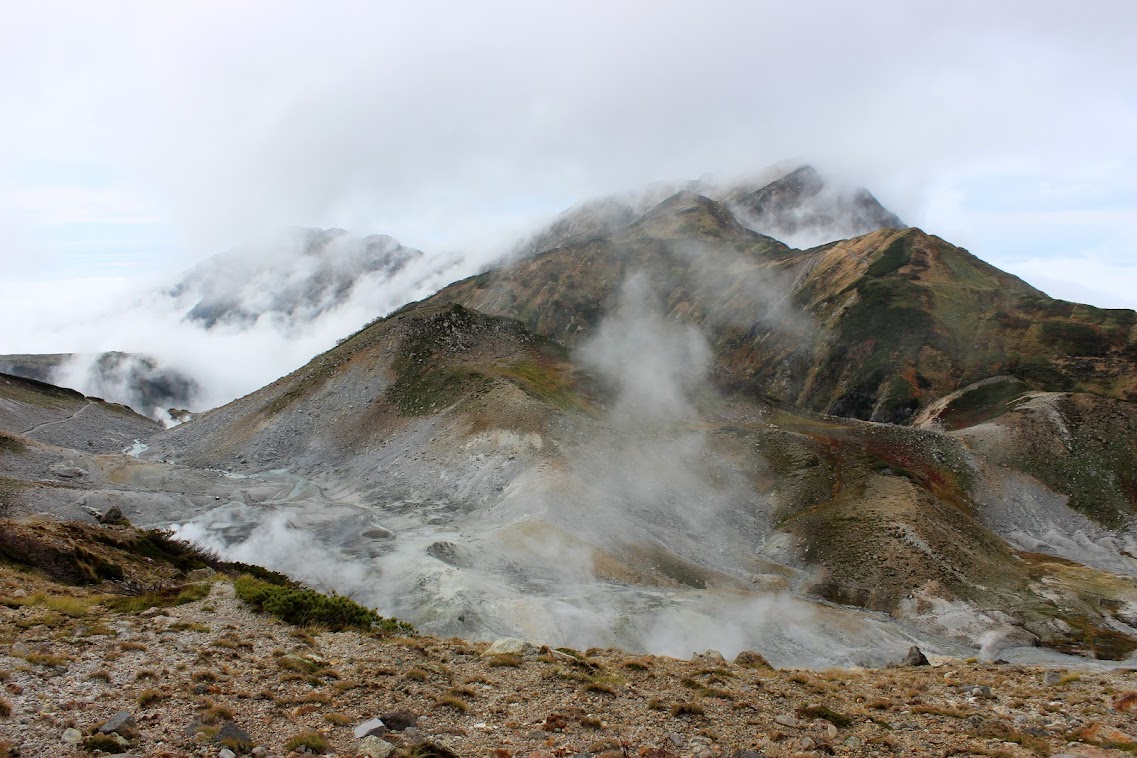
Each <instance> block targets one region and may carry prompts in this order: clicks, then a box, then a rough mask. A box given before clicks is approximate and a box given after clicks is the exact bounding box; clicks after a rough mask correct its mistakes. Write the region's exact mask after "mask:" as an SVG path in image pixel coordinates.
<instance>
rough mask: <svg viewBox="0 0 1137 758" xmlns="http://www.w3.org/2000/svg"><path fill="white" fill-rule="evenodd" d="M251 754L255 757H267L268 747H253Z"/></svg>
mask: <svg viewBox="0 0 1137 758" xmlns="http://www.w3.org/2000/svg"><path fill="white" fill-rule="evenodd" d="M250 755H252V756H254V758H265V757H266V756H267V755H268V748H267V747H265V746H264V745H257V746H256V747H255V748H253V752H252V753H250Z"/></svg>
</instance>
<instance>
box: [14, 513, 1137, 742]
mask: <svg viewBox="0 0 1137 758" xmlns="http://www.w3.org/2000/svg"><path fill="white" fill-rule="evenodd" d="M0 523H3V526H4V531H2V532H0V533H5V534H9V535H11V532H12V530H16V531H17V532H18V536H19V541H18V542H15V543H14V542H13V541H12V540H11V539H9V540H7V541H5V542H4V546H5V548H6V549H8V551H7V552H4V551H0V685H2V690H0V754H4V755H10V756H14V755H17V754H18V755H22V756H32V755H71V754H84V752H86V751H84V750H83V748H86V749H87V751H90V752H96V751H98V750H100V749H101V750H102V751H104V752H105V751H109V752H122V753H123V754H126V755H148V756H175V755H209V756H214V755H222V756H224V755H229V753H226V752H224V751H226V750H230V748H232V750H233V751H235V752H241V753H245V752H252V754H253V755H259V756H285V755H294V756H299V755H301V754H304V752H317V753H319V752H326V753H328V754H334V755H342V756H354V755H359V756H388V755H393V756H395V758H406V757H407V756H464V755H484V754H491V755H494V756H497V757H498V758H505V757H506V756H531V757H532V758H547V757H549V756H565V755H594V756H603V757H604V758H615V757H616V756H626V755H629V754H631V755H640V756H645V757H646V756H655V757H656V758H668V757H671V756H674V757H675V758H679V757H680V756H682V757H684V758H686V757H688V756H690V757H691V758H696V757H698V758H710V757H712V756H720V755H721V756H739V758H741V757H742V756H749V755H768V756H791V755H819V754H821V755H824V754H837V755H850V756H859V755H931V754H936V755H941V754H948V755H956V754H971V755H1004V756H1033V755H1053V754H1058V753H1061V754H1063V755H1080V756H1109V755H1125V754H1129V753H1130V752H1132V750H1133V749H1134V746H1135V745H1137V736H1134V734H1135V733H1137V717H1135V716H1134V703H1135V702H1137V692H1134V680H1133V675H1132V673H1131V672H1127V671H1114V672H1110V671H1105V670H1080V671H1076V672H1068V671H1062V670H1041V669H1036V668H1031V667H1022V666H1014V665H1006V664H1004V665H990V664H981V663H977V662H975V661H960V660H954V659H939V658H935V657H933V659H932V663H933V665H932V666H923V667H921V666H915V667H913V666H907V667H901V668H890V669H885V670H880V671H867V670H829V671H802V670H776V669H772V668H770V667H769V666H767V665H766V664H765V661H763V660H762V658H761V657H760V656H757V655H753V654H744V655H740V656H739V657H738V658H737V659H735V660H734V662H728V661H727V660H725V659H724V658H722V657H721V656H719V655H718V654H717V653H716V652H714V651H707V652H705V653H703V652H696V651H693V650H692V651H688V652H687V653H685V654H684V656H683V658H681V659H680V658H668V657H662V656H640V655H629V654H627V653H624V652H621V651H619V650H614V649H599V648H597V649H590V650H587V651H577V650H570V649H564V650H554V649H550V648H548V647H544V648H542V647H539V646H536V645H529V644H526V643H521V642H520V641H513V642H509V641H502V642H499V643H497V644H495V646H493V647H490V646H489V645H488V644H487V643H468V642H463V641H461V640H458V639H449V640H442V639H438V638H435V637H430V636H415V637H391V636H384V635H382V634H377V633H364V632H359V631H342V632H330V631H322V630H320V629H315V628H297V627H294V626H289V625H287V624H284V623H282V622H280V621H278V620H276V619H274V618H272V617H270V616H267V615H261V614H257V613H255V612H254V611H253V609H252V608H251V607H250V606H249V605H248V604H247V603H245V602H242V601H241V600H239V599H237V597H235V594H234V586H233V583H232V573H229V574H227V573H225V572H226V571H230V572H233V571H236V570H239V569H233V568H227V567H225V566H222V565H220V564H216V563H214V565H216V566H217V568H218V569H220V571H219V572H218V573H214V574H212V575H210V573H209V569H201V568H198V569H195V568H194V566H198V565H202V563H203V562H202V560H201V559H202V557H203V556H202V555H201V554H200V553H195V552H194V551H184V552H179V548H178V546H177V544H176V543H170V542H165V541H162V540H161V539H157V540H155V539H154V538H153V536H152V535H147V534H145V533H141V532H137V531H135V530H132V529H130V528H129V527H121V526H119V527H88V526H79V525H67V524H59V523H44V522H20V523H12V522H0ZM13 544H17V545H19V546H20V547H21V548H22V551H23V552H20V553H18V554H13V553H12V551H11V550H10V548H11V547H12V545H13ZM53 551H54V552H53ZM74 555H80V556H81V558H82V560H83V561H85V562H86V563H87V565H97V566H102V567H103V572H104V573H106V574H109V573H111V572H110V571H109V567H115V568H117V569H119V571H120V572H121V574H118V575H116V578H102V577H98V576H92V577H91V578H90V579H83V580H81V582H80V583H77V582H76V580H74V579H72V580H68V579H67V578H66V577H67V576H68V573H67V572H66V571H64V570H63V569H64V568H65V567H66V566H67V565H74V564H73V563H68V560H69V556H74ZM204 557H205V558H206V561H205V562H207V563H208V562H210V560H209V559H208V556H204ZM147 558H148V559H149V560H146V559H147ZM29 560H32V561H34V562H35V563H36V565H35V566H34V567H32V566H29V565H28V561H29ZM126 588H133V589H131V590H127V589H126ZM157 588H164V589H162V590H161V591H155V590H156V589H157ZM124 591H130V592H131V593H132V594H125V595H124V594H123V593H124ZM504 651H511V652H504ZM903 653H904V651H903V649H893V650H889V651H888V654H889V655H891V656H893V657H894V658H896V659H897V660H899V659H900V658H901V657H902V655H903ZM376 718H378V719H380V721H381V722H382V726H379V725H378V724H377V723H376V722H375V721H374V719H376ZM369 730H374V732H375V735H377V736H372V737H367V738H364V739H360V737H359V735H361V734H365V733H366V732H368V731H369ZM301 746H310V747H306V748H305V749H304V750H300V749H299V748H300V747H301ZM746 751H749V752H746ZM90 752H87V754H90Z"/></svg>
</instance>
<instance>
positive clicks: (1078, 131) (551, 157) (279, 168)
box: [0, 0, 1137, 277]
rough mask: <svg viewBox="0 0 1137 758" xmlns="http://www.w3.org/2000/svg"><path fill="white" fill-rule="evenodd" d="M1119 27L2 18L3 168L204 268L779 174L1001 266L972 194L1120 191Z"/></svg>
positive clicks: (633, 7) (361, 8) (1114, 8)
mask: <svg viewBox="0 0 1137 758" xmlns="http://www.w3.org/2000/svg"><path fill="white" fill-rule="evenodd" d="M1134 28H1137V5H1134V4H1132V3H1130V2H1127V1H1126V0H1116V1H1114V2H1105V1H1099V2H1089V3H1082V4H1079V5H1077V6H1074V5H1051V6H1039V4H1037V3H1034V2H1027V1H1026V0H1013V1H1009V2H1004V3H999V4H996V5H992V4H990V3H978V2H962V3H956V4H952V5H951V6H943V5H937V6H931V5H925V4H916V3H907V2H900V1H899V0H894V1H889V2H877V3H872V4H855V5H854V4H834V3H831V2H820V0H816V1H815V2H803V3H792V4H791V3H785V2H780V3H775V2H749V1H748V2H742V1H741V0H739V1H737V2H735V1H731V0H721V1H720V2H714V3H711V4H709V5H707V4H704V5H698V4H690V3H680V2H662V3H655V4H652V5H651V6H650V8H649V7H646V6H644V5H642V4H639V3H630V2H615V3H603V4H601V3H580V2H572V3H569V2H548V3H533V4H517V3H510V2H490V1H487V2H482V3H477V4H454V3H440V2H424V3H416V4H410V5H391V4H374V3H364V2H346V1H345V2H337V3H333V4H331V5H326V4H321V5H310V4H300V3H269V2H254V1H250V2H242V3H239V4H233V3H220V2H202V3H193V4H180V5H171V4H149V3H118V4H112V5H107V4H98V5H91V4H87V3H78V2H76V3H66V2H64V3H50V2H45V3H34V4H33V3H25V4H16V3H10V4H7V5H5V6H4V7H3V9H0V112H3V113H4V114H6V117H5V119H3V121H2V122H0V145H4V146H5V147H4V151H3V153H0V173H7V169H8V168H9V167H10V166H11V165H12V163H13V162H14V161H16V159H17V158H19V160H20V161H32V162H33V163H34V162H35V161H47V160H53V161H62V162H69V163H71V164H72V165H77V166H97V167H103V168H109V169H110V170H112V171H113V172H116V173H117V174H119V175H121V176H123V177H124V178H125V180H124V181H125V184H127V185H128V186H129V187H130V188H131V191H132V192H135V193H137V196H138V197H140V198H142V199H144V201H145V202H143V203H142V204H141V205H139V206H136V207H135V208H134V210H130V206H129V204H125V205H124V204H123V203H121V202H117V201H112V200H113V199H112V200H108V201H107V202H106V203H103V204H100V203H99V202H97V201H96V200H95V199H94V198H90V197H88V198H85V200H84V202H78V200H79V199H80V198H77V197H71V198H68V197H60V198H58V210H57V211H55V212H53V213H46V212H45V213H42V214H41V215H40V216H39V218H40V219H41V220H42V221H44V222H45V223H46V222H52V221H67V220H69V219H70V220H73V219H75V218H87V219H90V218H93V217H95V216H99V215H102V216H103V217H104V218H106V219H118V220H120V221H135V220H139V219H142V218H147V219H148V218H151V217H154V216H156V217H157V218H158V220H160V221H161V222H162V223H164V224H168V225H170V226H171V228H173V229H175V230H176V237H177V238H178V240H179V247H180V248H182V249H188V250H193V251H195V252H196V253H197V254H198V255H201V256H204V255H207V254H211V253H214V252H217V251H220V250H223V249H227V248H229V247H232V246H233V245H235V244H237V243H238V242H240V241H242V240H245V239H247V238H249V237H252V236H255V235H259V234H261V233H263V232H264V231H265V230H266V229H269V228H272V227H276V226H280V225H311V226H324V227H327V226H342V227H345V228H349V229H352V230H353V231H356V232H359V233H363V234H365V233H370V232H381V233H387V234H391V235H393V236H395V237H397V238H399V239H400V240H401V241H403V242H405V243H406V244H409V245H413V246H416V247H420V248H423V249H426V250H428V251H435V250H447V251H450V250H454V249H461V250H463V251H466V252H473V253H474V254H475V255H477V254H481V255H488V254H489V253H490V252H491V251H496V250H498V249H500V248H501V247H502V246H504V244H505V242H506V241H507V240H509V239H510V238H512V237H513V236H514V235H515V234H516V233H518V232H519V231H520V230H521V229H522V228H523V227H524V225H525V224H526V223H529V222H532V221H535V220H536V219H539V218H541V217H545V216H548V215H551V214H553V213H555V212H557V211H559V210H561V209H562V208H564V207H566V206H567V205H569V204H571V203H574V202H577V201H580V200H583V199H586V198H588V197H590V196H593V195H596V194H602V193H607V192H612V191H618V190H621V189H624V188H632V187H636V186H639V185H642V184H643V183H646V182H649V181H652V180H656V179H669V180H671V179H682V178H686V177H692V176H698V175H701V174H704V173H706V172H710V173H713V174H715V175H718V176H720V177H724V178H726V177H730V176H731V175H734V174H739V173H746V172H750V171H754V170H758V169H761V168H762V167H763V166H765V165H767V164H769V163H772V162H774V161H777V160H780V159H783V158H795V159H796V158H804V159H807V160H811V161H814V162H816V163H818V164H819V165H821V167H822V168H830V169H832V170H835V171H837V172H838V173H841V174H843V175H845V177H847V178H850V179H852V180H854V181H856V182H857V183H863V184H866V185H868V186H869V187H870V188H872V189H873V190H874V191H876V192H877V193H878V194H879V195H880V196H881V198H882V200H883V201H884V202H885V204H886V205H887V206H889V207H891V208H893V209H894V210H895V211H897V213H899V214H900V216H901V217H902V218H904V219H905V220H907V221H909V222H910V223H915V224H918V225H920V226H922V227H924V228H926V229H927V230H929V231H932V232H936V233H940V234H942V235H943V236H945V237H947V238H949V239H952V238H953V235H956V234H958V235H960V236H961V237H962V238H963V242H964V243H965V244H968V245H969V247H971V248H972V249H973V250H974V251H975V252H976V253H978V254H980V255H981V256H984V257H998V256H999V255H1000V254H1001V253H1002V250H1001V249H1000V246H1001V245H1003V240H1002V238H1001V237H1000V236H999V235H996V234H993V233H991V232H990V231H988V230H987V228H986V227H985V226H984V224H983V222H982V221H981V219H979V218H978V215H979V214H980V213H981V212H982V210H983V209H982V208H975V207H971V206H972V204H971V203H969V202H966V201H967V199H968V198H969V197H974V194H973V193H974V191H975V187H976V186H977V184H981V183H982V182H983V180H984V179H987V178H995V179H999V178H1005V177H1007V176H1019V177H1026V178H1028V179H1030V180H1031V181H1036V182H1038V183H1040V184H1044V185H1047V186H1050V187H1052V188H1056V191H1058V192H1059V193H1060V192H1061V191H1062V188H1063V187H1065V186H1067V185H1070V184H1075V185H1076V184H1079V183H1084V182H1086V181H1092V182H1093V184H1094V185H1096V186H1097V187H1098V188H1099V189H1100V190H1101V192H1100V195H1101V203H1103V204H1106V203H1107V202H1108V199H1109V197H1110V196H1111V194H1112V195H1117V194H1124V193H1126V192H1127V191H1129V190H1130V189H1132V181H1133V180H1132V177H1133V176H1135V175H1137V171H1135V169H1137V143H1134V141H1133V139H1132V134H1134V133H1137V103H1135V102H1134V100H1133V98H1132V96H1131V92H1132V82H1133V81H1135V80H1137V54H1135V53H1134V52H1133V45H1132V44H1131V33H1132V29H1134ZM944 186H955V187H956V188H957V189H958V190H959V191H960V192H961V193H963V195H964V201H965V202H963V203H962V205H961V207H960V208H959V209H957V210H958V214H957V216H956V217H955V218H952V217H951V216H950V215H949V216H944V215H942V211H943V208H942V207H941V206H940V205H938V204H937V201H936V199H935V195H936V193H937V192H939V191H942V189H943V187H944ZM16 191H17V194H19V192H20V190H19V188H17V190H16ZM107 191H108V192H112V191H113V190H110V189H108V190H107ZM41 199H43V200H48V198H41ZM119 200H122V198H119ZM1127 202H1128V205H1127V206H1126V207H1127V208H1129V209H1132V208H1133V207H1134V205H1135V204H1134V203H1133V202H1132V200H1131V199H1130V200H1129V201H1127ZM5 205H8V206H9V207H7V208H5V209H3V211H0V215H4V214H5V213H8V214H11V213H12V212H13V211H12V207H13V206H12V205H11V204H9V203H8V202H7V201H5ZM1026 210H1029V209H1026ZM26 221H27V220H26V219H25V223H26ZM1073 222H1074V220H1071V223H1073ZM0 223H6V224H7V225H8V226H14V225H16V224H15V223H14V222H13V223H8V222H0ZM36 223H39V222H36ZM1077 223H1084V224H1086V225H1087V226H1089V225H1093V224H1095V223H1099V220H1097V219H1094V218H1083V219H1078V220H1077ZM1015 229H1016V233H1017V234H1020V235H1025V236H1026V237H1030V236H1031V235H1036V236H1037V235H1038V233H1037V232H1036V231H1034V230H1033V227H1032V226H1031V225H1029V224H1026V223H1023V224H1020V225H1018V226H1016V227H1015ZM13 239H15V241H12V240H13ZM20 240H23V241H22V242H21V241H20ZM0 242H4V243H6V244H9V245H13V244H14V245H24V244H27V242H28V235H26V234H24V235H20V236H19V237H18V238H15V237H14V235H6V236H5V237H2V238H0ZM1135 245H1137V243H1134V242H1133V241H1132V239H1130V240H1129V241H1128V242H1127V243H1126V250H1127V252H1128V253H1129V254H1133V253H1137V249H1135V247H1134V246H1135ZM29 250H30V248H29ZM11 257H12V256H11V255H10V254H4V257H2V258H0V261H4V263H2V264H0V265H4V266H7V265H8V263H7V261H9V260H10V259H11ZM2 273H6V272H2ZM57 274H58V272H53V271H51V270H47V271H46V272H45V274H44V275H45V276H49V277H50V276H53V275H57Z"/></svg>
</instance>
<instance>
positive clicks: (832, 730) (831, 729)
mask: <svg viewBox="0 0 1137 758" xmlns="http://www.w3.org/2000/svg"><path fill="white" fill-rule="evenodd" d="M825 733H826V734H828V735H829V737H830V738H833V737H836V736H837V727H836V726H835V725H833V724H826V725H825Z"/></svg>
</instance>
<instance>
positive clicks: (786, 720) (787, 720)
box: [774, 713, 801, 726]
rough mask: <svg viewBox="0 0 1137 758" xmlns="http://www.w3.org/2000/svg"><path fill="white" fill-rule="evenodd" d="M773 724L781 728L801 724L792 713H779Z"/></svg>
mask: <svg viewBox="0 0 1137 758" xmlns="http://www.w3.org/2000/svg"><path fill="white" fill-rule="evenodd" d="M774 723H775V724H781V725H782V726H798V725H800V724H801V722H800V721H798V720H797V717H796V716H794V715H793V714H792V713H779V714H778V715H777V716H775V717H774Z"/></svg>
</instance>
